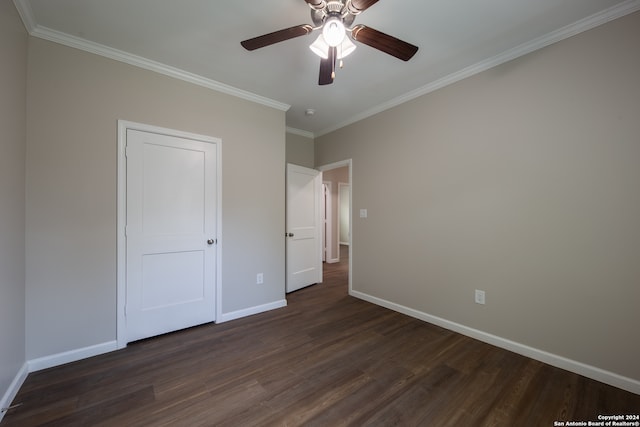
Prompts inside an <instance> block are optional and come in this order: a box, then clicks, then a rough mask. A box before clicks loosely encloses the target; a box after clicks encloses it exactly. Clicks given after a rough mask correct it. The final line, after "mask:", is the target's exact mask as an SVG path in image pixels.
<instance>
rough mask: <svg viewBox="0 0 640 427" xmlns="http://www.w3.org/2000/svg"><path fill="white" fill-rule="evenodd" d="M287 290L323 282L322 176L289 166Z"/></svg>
mask: <svg viewBox="0 0 640 427" xmlns="http://www.w3.org/2000/svg"><path fill="white" fill-rule="evenodd" d="M286 230H287V231H286V239H287V244H286V250H287V257H286V258H287V283H286V291H287V292H293V291H295V290H298V289H300V288H304V287H305V286H309V285H312V284H314V283H320V282H322V174H321V172H320V171H317V170H315V169H309V168H305V167H302V166H297V165H292V164H287V228H286Z"/></svg>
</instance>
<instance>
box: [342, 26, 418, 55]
mask: <svg viewBox="0 0 640 427" xmlns="http://www.w3.org/2000/svg"><path fill="white" fill-rule="evenodd" d="M351 36H352V37H353V39H354V40H357V41H359V42H360V43H364V44H366V45H368V46H371V47H372V48H374V49H378V50H380V51H382V52H384V53H388V54H389V55H391V56H395V57H396V58H398V59H402V60H403V61H408V60H410V59H411V58H412V57H413V55H415V54H416V52H417V51H418V46H414V45H412V44H410V43H407V42H405V41H402V40H400V39H397V38H395V37H393V36H390V35H388V34H385V33H383V32H380V31H378V30H374V29H373V28H369V27H367V26H365V25H356V26H355V27H354V28H353V30H352V32H351Z"/></svg>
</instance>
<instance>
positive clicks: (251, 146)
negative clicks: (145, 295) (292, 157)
mask: <svg viewBox="0 0 640 427" xmlns="http://www.w3.org/2000/svg"><path fill="white" fill-rule="evenodd" d="M27 103H28V115H27V117H28V126H27V174H26V176H27V178H26V179H27V181H26V182H27V184H26V185H27V197H26V229H27V233H26V254H27V255H26V263H27V270H26V280H27V293H26V298H27V309H26V319H27V343H26V348H27V358H28V359H34V358H39V357H43V356H47V355H52V354H57V353H60V352H64V351H68V350H74V349H78V348H84V347H88V346H92V345H96V344H101V343H105V342H110V341H113V340H115V339H116V160H117V132H116V131H117V120H118V119H124V120H129V121H134V122H140V123H145V124H151V125H156V126H161V127H165V128H172V129H177V130H182V131H187V132H193V133H198V134H203V135H209V136H213V137H218V138H221V139H222V174H223V175H222V234H221V236H220V238H221V239H220V241H221V245H220V247H221V250H222V265H221V266H220V268H222V294H223V301H222V311H223V313H225V314H227V313H231V312H235V311H238V310H243V309H247V308H252V307H256V306H260V305H263V304H270V303H274V302H277V301H282V300H284V240H283V239H282V233H284V206H285V204H284V191H285V190H284V189H285V186H284V172H285V123H284V120H285V117H284V116H285V114H284V112H283V111H278V110H275V109H272V108H269V107H265V106H262V105H258V104H255V103H252V102H249V101H245V100H241V99H239V98H235V97H232V96H228V95H224V94H221V93H218V92H215V91H211V90H208V89H205V88H202V87H199V86H196V85H192V84H189V83H186V82H183V81H179V80H175V79H172V78H169V77H166V76H163V75H160V74H155V73H153V72H149V71H146V70H142V69H139V68H135V67H133V66H129V65H126V64H124V63H120V62H116V61H113V60H110V59H106V58H103V57H100V56H96V55H93V54H90V53H86V52H83V51H79V50H76V49H72V48H69V47H65V46H62V45H57V44H54V43H50V42H47V41H44V40H41V39H35V38H32V39H31V40H30V49H29V70H28V98H27ZM259 272H261V273H264V282H265V283H264V284H263V285H256V284H255V282H256V279H255V277H256V273H259Z"/></svg>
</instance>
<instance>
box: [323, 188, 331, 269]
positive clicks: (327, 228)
mask: <svg viewBox="0 0 640 427" xmlns="http://www.w3.org/2000/svg"><path fill="white" fill-rule="evenodd" d="M331 184H332V183H331V181H323V182H322V186H323V192H322V201H323V206H322V209H323V213H322V216H323V218H322V221H323V224H322V225H323V228H322V245H323V247H322V261H324V262H330V261H331V260H332V258H331V257H330V255H331V254H330V253H327V249H328V250H331V245H332V244H333V239H332V230H333V221H332V216H333V215H331V207H332V205H331V197H332V194H333V189H332V185H331ZM327 212H329V215H327Z"/></svg>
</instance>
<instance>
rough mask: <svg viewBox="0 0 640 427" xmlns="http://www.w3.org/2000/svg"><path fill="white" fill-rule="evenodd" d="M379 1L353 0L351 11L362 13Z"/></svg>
mask: <svg viewBox="0 0 640 427" xmlns="http://www.w3.org/2000/svg"><path fill="white" fill-rule="evenodd" d="M376 3H378V0H351V8H350V9H351V11H352V12H353V13H356V14H358V13H360V12H362V11H365V10H367V9H369V8H370V7H371V6H373V5H374V4H376Z"/></svg>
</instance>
